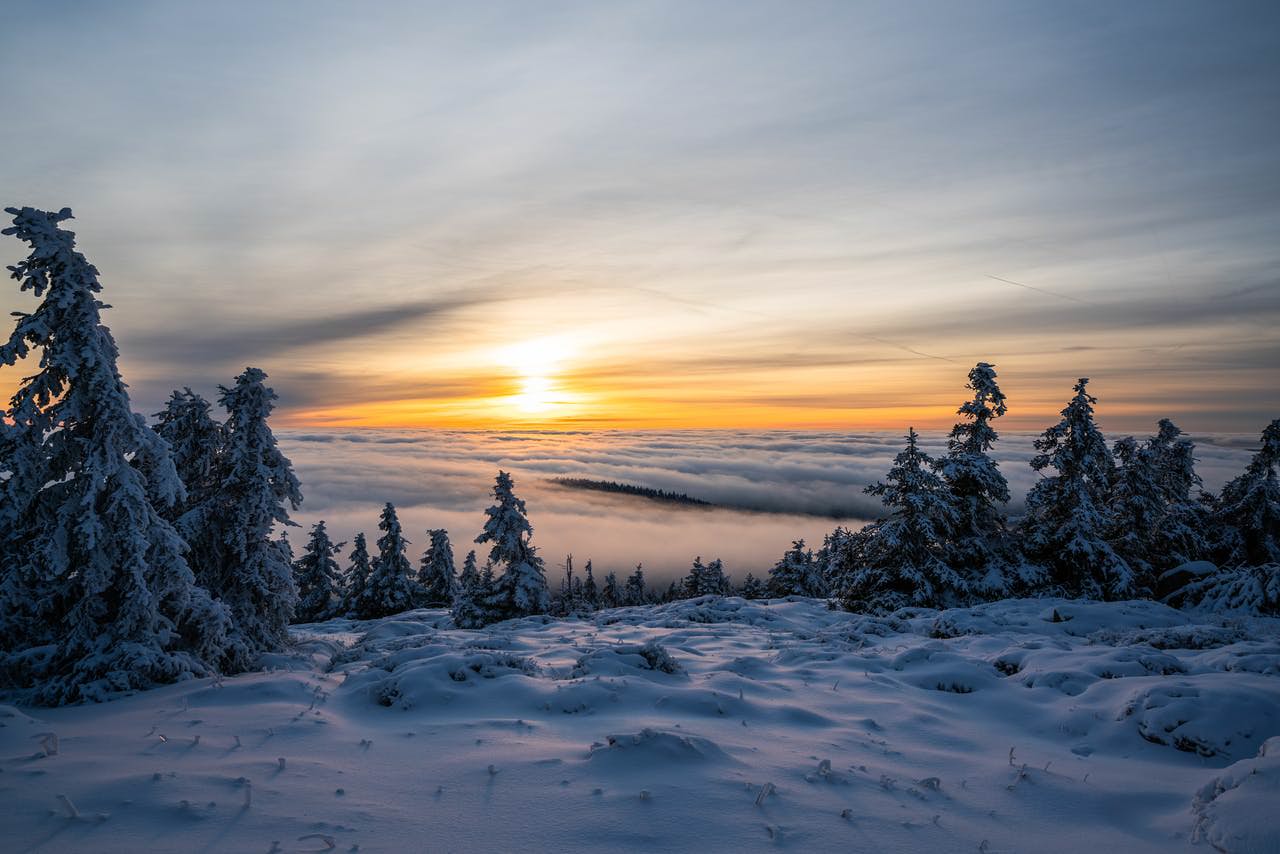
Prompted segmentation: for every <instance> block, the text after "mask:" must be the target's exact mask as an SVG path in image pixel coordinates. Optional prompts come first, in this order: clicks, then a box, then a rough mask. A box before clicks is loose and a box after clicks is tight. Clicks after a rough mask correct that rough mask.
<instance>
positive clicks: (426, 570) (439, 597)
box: [418, 528, 458, 608]
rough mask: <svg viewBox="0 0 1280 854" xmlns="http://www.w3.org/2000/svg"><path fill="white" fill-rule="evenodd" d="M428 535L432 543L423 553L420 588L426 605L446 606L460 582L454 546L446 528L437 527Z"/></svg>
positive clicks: (420, 568)
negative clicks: (455, 568)
mask: <svg viewBox="0 0 1280 854" xmlns="http://www.w3.org/2000/svg"><path fill="white" fill-rule="evenodd" d="M427 535H428V536H429V537H430V538H431V544H430V545H429V546H427V550H426V551H425V552H424V553H423V555H422V565H421V566H420V567H419V568H418V588H419V590H420V595H421V598H422V604H423V606H424V607H428V608H445V607H448V606H449V605H450V603H452V602H453V594H454V588H455V587H456V586H457V583H458V581H457V578H456V577H455V570H454V564H453V546H452V545H451V544H450V542H449V532H448V531H446V530H445V529H444V528H435V529H433V530H431V531H428V532H427Z"/></svg>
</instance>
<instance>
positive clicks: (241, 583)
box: [180, 368, 302, 670]
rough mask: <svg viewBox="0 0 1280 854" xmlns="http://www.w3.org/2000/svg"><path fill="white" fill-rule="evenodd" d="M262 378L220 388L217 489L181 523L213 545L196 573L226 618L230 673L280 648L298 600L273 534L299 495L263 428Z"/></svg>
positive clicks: (266, 406) (268, 406)
mask: <svg viewBox="0 0 1280 854" xmlns="http://www.w3.org/2000/svg"><path fill="white" fill-rule="evenodd" d="M266 378H267V375H266V374H265V373H263V372H262V371H261V370H259V369H257V368H246V369H245V370H244V372H243V373H242V374H240V376H238V377H236V382H235V385H234V386H232V387H230V388H227V387H226V386H219V391H220V394H219V402H220V403H221V404H222V405H223V406H224V407H225V408H226V410H227V422H226V425H225V426H224V428H223V433H224V436H225V438H226V441H225V445H224V449H223V453H222V456H221V465H220V469H221V471H220V478H221V485H220V487H219V489H218V491H217V493H216V495H214V496H212V498H211V499H210V501H209V502H208V503H207V504H204V505H202V506H197V507H194V508H192V510H190V511H189V512H188V513H187V514H185V515H184V516H183V518H182V520H181V522H180V525H181V527H182V528H183V530H187V531H191V530H196V529H203V530H204V531H205V533H203V534H201V535H200V536H199V537H197V538H195V539H196V540H197V541H198V542H202V541H203V542H209V543H210V544H211V548H212V554H209V555H197V556H196V557H198V558H199V559H198V560H197V561H196V566H197V568H198V571H199V573H200V575H201V576H202V577H201V581H203V582H204V583H205V584H206V585H208V587H209V590H210V591H211V592H212V593H213V594H214V595H215V596H216V597H217V598H218V599H220V600H221V601H222V602H223V603H224V604H226V606H227V607H228V608H229V609H230V611H231V616H232V620H233V624H234V632H233V639H234V641H235V642H234V644H233V647H232V649H231V651H230V652H229V654H228V658H227V662H226V664H227V667H228V668H229V669H231V670H245V669H248V668H249V667H250V666H251V665H252V663H253V660H254V658H255V657H256V656H257V655H258V654H259V653H261V652H266V651H269V650H277V649H281V648H282V647H283V646H284V645H285V643H286V642H287V641H288V626H289V622H290V621H291V619H292V617H293V610H294V608H295V606H296V605H297V598H298V592H297V588H295V587H294V584H293V568H292V566H291V564H292V560H291V558H290V556H289V554H287V553H286V551H285V550H284V549H282V548H281V545H280V543H279V542H278V541H275V540H272V539H271V532H272V529H273V528H274V527H275V526H276V525H277V524H279V525H291V524H293V523H292V522H291V521H290V520H289V509H290V508H291V509H294V510H296V509H298V505H299V504H301V503H302V492H301V490H300V488H299V486H298V479H297V477H295V476H294V474H293V466H292V464H291V463H290V462H289V460H288V458H287V457H285V456H284V454H282V453H280V449H279V448H278V447H277V445H276V438H275V435H274V434H272V432H271V428H270V427H269V426H268V424H267V418H268V417H269V416H270V415H271V411H272V409H274V408H275V403H274V402H275V400H276V393H275V392H274V391H272V390H271V389H270V388H269V387H268V386H266V385H265V384H264V383H263V380H265V379H266ZM286 504H287V505H288V508H286V506H285V505H286Z"/></svg>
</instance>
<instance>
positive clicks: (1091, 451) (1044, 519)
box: [1021, 377, 1137, 599]
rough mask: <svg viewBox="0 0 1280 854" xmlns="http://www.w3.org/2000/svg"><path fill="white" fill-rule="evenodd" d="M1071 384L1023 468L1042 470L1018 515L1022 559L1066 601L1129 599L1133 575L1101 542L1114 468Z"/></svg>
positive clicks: (1081, 392)
mask: <svg viewBox="0 0 1280 854" xmlns="http://www.w3.org/2000/svg"><path fill="white" fill-rule="evenodd" d="M1088 383H1089V380H1088V378H1086V377H1082V378H1081V379H1080V380H1079V381H1078V382H1077V383H1076V385H1075V396H1074V397H1073V398H1072V399H1071V402H1070V403H1068V404H1067V407H1066V408H1065V409H1063V410H1062V420H1061V421H1060V422H1058V423H1057V424H1055V425H1053V426H1052V427H1050V428H1049V429H1048V430H1046V431H1044V433H1043V435H1041V436H1040V438H1038V439H1036V441H1035V447H1036V450H1038V451H1039V452H1040V453H1039V454H1037V455H1036V456H1035V457H1034V458H1032V460H1031V467H1032V468H1033V469H1035V470H1036V471H1038V472H1041V473H1043V472H1044V471H1045V470H1046V469H1052V470H1053V471H1055V472H1056V474H1053V475H1049V476H1045V477H1042V479H1041V480H1040V481H1038V482H1037V483H1036V484H1035V485H1034V486H1033V487H1032V488H1031V491H1030V492H1029V493H1028V494H1027V510H1026V514H1025V515H1024V516H1023V518H1022V526H1021V527H1022V533H1023V543H1024V550H1025V551H1026V553H1027V556H1028V557H1029V558H1031V559H1032V560H1033V561H1035V562H1036V563H1038V564H1039V565H1041V566H1043V567H1045V568H1046V569H1047V570H1048V571H1049V576H1050V577H1049V580H1050V582H1051V584H1052V585H1053V586H1054V587H1055V588H1056V589H1057V590H1058V591H1060V592H1062V593H1065V594H1066V595H1068V596H1085V597H1088V598H1093V599H1124V598H1126V597H1129V596H1133V595H1134V594H1135V593H1136V592H1137V590H1136V584H1135V582H1136V579H1135V578H1134V573H1133V570H1132V569H1131V568H1130V567H1129V564H1127V563H1126V562H1125V560H1124V558H1122V557H1120V555H1118V554H1116V552H1115V550H1114V549H1113V548H1112V547H1111V544H1110V543H1109V542H1107V532H1108V525H1107V498H1108V494H1109V492H1110V490H1111V485H1112V483H1113V481H1114V480H1115V463H1114V462H1113V461H1112V459H1111V454H1110V453H1109V452H1108V450H1107V443H1106V440H1105V439H1103V438H1102V433H1101V432H1100V431H1099V430H1098V427H1097V425H1096V424H1095V423H1094V420H1093V405H1094V404H1095V403H1097V399H1096V398H1094V397H1093V396H1092V395H1091V394H1089V393H1088V391H1086V390H1085V389H1086V386H1087V385H1088Z"/></svg>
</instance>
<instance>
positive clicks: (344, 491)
mask: <svg viewBox="0 0 1280 854" xmlns="http://www.w3.org/2000/svg"><path fill="white" fill-rule="evenodd" d="M279 437H280V442H281V446H282V448H283V449H284V451H285V453H286V454H287V455H288V456H289V457H290V458H291V459H292V460H293V463H294V466H295V468H296V470H297V473H298V476H299V478H300V479H301V480H302V485H303V492H304V494H305V496H306V501H305V502H304V504H303V507H302V508H301V510H300V511H299V512H297V513H295V514H294V519H295V520H296V521H297V522H299V523H300V524H301V525H303V526H304V530H293V531H291V532H290V539H291V540H292V542H293V544H294V547H295V549H297V548H299V547H300V546H301V545H302V543H303V542H304V541H305V538H306V533H305V528H306V527H309V526H310V525H311V524H312V523H313V522H315V521H316V520H318V519H324V520H326V522H327V523H328V526H329V528H330V531H331V533H332V534H333V535H334V536H335V537H336V538H337V539H342V540H350V538H351V536H352V535H353V534H354V533H355V532H356V531H364V532H365V533H366V534H367V535H368V537H369V540H370V546H371V547H372V545H373V541H374V540H376V538H377V536H378V531H377V522H378V513H379V511H380V510H381V507H382V505H383V503H384V502H387V501H391V502H393V503H394V504H395V505H396V508H397V510H398V511H399V514H400V519H401V521H402V523H403V524H404V528H405V531H406V533H407V535H408V537H409V539H410V540H411V541H412V542H413V546H412V547H411V549H412V552H413V556H414V557H415V558H416V557H417V555H419V554H420V552H421V550H422V549H423V548H424V547H425V544H426V542H427V537H426V535H425V532H426V530H427V529H429V528H446V529H448V531H449V533H450V537H451V539H452V540H453V543H454V549H455V553H456V558H457V560H458V562H459V564H460V563H461V560H462V558H463V556H464V555H465V554H466V552H467V550H468V549H470V548H472V547H473V545H472V544H471V541H472V540H473V539H474V537H475V536H476V534H478V533H479V531H480V529H481V526H482V524H483V521H484V516H483V512H484V508H485V507H487V506H489V504H490V503H492V502H491V495H492V493H491V490H492V486H493V477H494V475H495V474H496V473H497V471H498V470H499V469H503V470H506V471H509V472H511V474H512V476H513V477H514V478H515V482H516V493H517V495H519V496H520V497H521V498H523V499H524V500H525V502H526V504H527V507H528V512H529V517H530V520H531V521H532V523H533V526H534V538H533V542H534V543H535V545H537V546H539V548H540V550H541V553H542V555H543V557H544V558H545V559H546V560H547V564H548V569H549V575H550V577H551V579H552V582H553V583H556V582H557V581H558V579H559V575H560V573H559V570H558V569H556V567H558V566H559V565H560V564H561V563H562V562H563V560H564V556H565V555H566V554H569V553H572V554H573V555H574V561H575V564H576V565H577V566H578V567H579V568H581V566H582V564H583V562H585V561H586V560H587V559H588V558H590V559H592V560H593V562H594V566H595V568H596V571H597V574H598V575H600V576H602V575H603V574H604V572H606V571H609V570H614V571H617V572H619V573H620V574H622V573H626V572H630V571H631V570H632V569H633V568H634V567H635V565H636V564H637V563H643V564H644V567H645V571H646V575H647V576H648V577H649V578H650V579H652V580H654V581H658V580H662V581H663V583H665V582H666V580H668V579H670V578H672V577H674V576H676V575H680V574H683V572H684V571H685V570H686V569H687V567H688V565H689V563H690V561H691V560H692V559H693V557H694V556H695V555H701V556H702V557H703V558H707V559H709V558H713V557H719V558H722V559H723V560H724V562H725V566H726V569H727V570H728V571H729V572H730V574H731V575H733V576H734V577H736V578H739V579H740V578H741V577H742V576H743V575H745V573H746V572H747V571H751V572H754V573H756V575H761V574H762V573H764V572H765V571H767V569H768V568H769V567H770V566H772V565H773V563H774V562H775V561H776V560H777V559H778V558H779V557H780V556H781V554H782V553H783V551H785V550H786V549H787V548H788V547H789V546H790V544H791V541H792V540H795V539H799V538H804V539H806V540H807V541H808V542H809V543H810V544H811V545H813V546H815V547H816V546H817V545H819V544H821V542H822V536H823V534H825V533H827V532H829V531H830V530H831V529H832V528H834V527H835V526H836V525H837V524H843V525H847V526H859V525H862V524H863V523H865V522H866V521H868V520H871V519H874V518H875V517H877V516H878V515H881V513H882V507H881V505H880V503H879V500H878V499H876V498H874V497H872V496H868V495H866V494H865V493H864V492H863V488H864V487H865V486H866V485H867V484H870V483H873V482H875V481H877V480H879V479H881V478H882V477H883V476H884V474H885V472H887V471H888V469H889V467H890V465H891V464H892V461H893V457H894V455H895V454H897V453H898V451H899V450H901V448H902V444H903V440H902V437H901V436H899V435H898V434H896V433H835V432H801V431H785V432H784V431H770V432H743V431H723V430H714V431H712V430H707V431H702V430H698V431H694V430H680V431H665V432H655V431H643V432H621V431H601V432H540V431H539V432H471V431H441V430H371V429H361V430H311V431H306V432H302V431H287V430H282V431H280V432H279ZM1033 438H1034V436H1033V434H1029V433H1027V434H1018V433H1006V434H1004V435H1003V436H1002V438H1001V440H1000V442H999V445H998V450H997V452H996V454H995V456H996V458H997V459H998V460H999V461H1000V463H1001V469H1002V471H1003V472H1004V474H1005V476H1006V477H1007V478H1008V479H1009V484H1010V489H1011V491H1012V493H1013V494H1014V501H1013V502H1012V504H1011V507H1010V511H1011V512H1014V513H1016V512H1018V511H1019V510H1020V508H1021V504H1022V497H1023V495H1024V494H1025V493H1026V491H1027V489H1028V488H1029V487H1030V485H1031V483H1032V482H1033V481H1034V480H1035V479H1037V478H1038V477H1039V475H1038V474H1036V472H1034V471H1032V469H1031V467H1030V465H1029V464H1028V461H1029V460H1030V458H1031V456H1032V455H1033V454H1034V453H1035V451H1034V448H1033V447H1032V439H1033ZM922 440H923V445H924V447H925V449H926V450H928V451H929V452H930V453H931V454H934V455H939V454H941V453H943V452H944V451H945V437H944V436H943V435H942V434H941V433H939V434H936V435H932V434H931V435H925V436H922ZM1196 440H1197V457H1198V459H1199V464H1198V470H1199V472H1200V474H1201V476H1202V477H1203V478H1204V480H1205V486H1206V487H1207V488H1209V489H1217V488H1219V487H1220V486H1221V485H1222V484H1223V483H1224V482H1226V480H1227V479H1229V478H1230V477H1233V476H1234V475H1235V474H1237V473H1239V472H1240V471H1241V470H1242V469H1243V468H1244V466H1245V464H1246V463H1247V462H1248V460H1249V456H1250V452H1249V448H1250V447H1252V446H1253V444H1254V443H1256V438H1255V437H1248V436H1235V435H1216V436H1198V437H1196ZM561 476H569V477H584V478H592V479H598V480H615V481H621V482H624V483H632V484H637V485H642V486H648V487H653V488H657V489H664V490H670V491H674V492H683V493H687V494H688V495H691V496H693V497H694V498H700V499H703V500H705V501H710V502H713V503H716V504H719V505H725V506H722V507H712V508H706V507H695V506H686V505H672V504H663V503H659V502H655V501H650V500H648V499H644V498H639V497H634V496H628V495H616V494H609V493H602V492H594V491H583V490H575V489H569V488H566V487H562V486H557V485H555V484H553V483H551V482H550V479H551V478H554V477H561ZM476 548H477V549H478V551H479V554H480V555H481V557H482V559H483V555H484V554H485V550H483V549H481V548H480V547H476Z"/></svg>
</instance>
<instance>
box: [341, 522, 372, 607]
mask: <svg viewBox="0 0 1280 854" xmlns="http://www.w3.org/2000/svg"><path fill="white" fill-rule="evenodd" d="M347 560H348V561H350V563H351V565H350V566H349V567H347V580H346V592H345V595H344V596H343V599H342V610H343V612H344V613H348V614H355V615H357V616H358V615H359V614H360V613H361V611H363V610H364V609H365V608H366V607H367V603H366V599H367V597H368V591H369V576H371V575H372V574H373V562H372V561H371V560H370V559H369V545H368V543H367V542H366V540H365V536H364V533H363V532H361V533H359V534H356V535H355V537H354V538H353V539H352V541H351V554H350V555H349V556H348V557H347Z"/></svg>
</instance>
